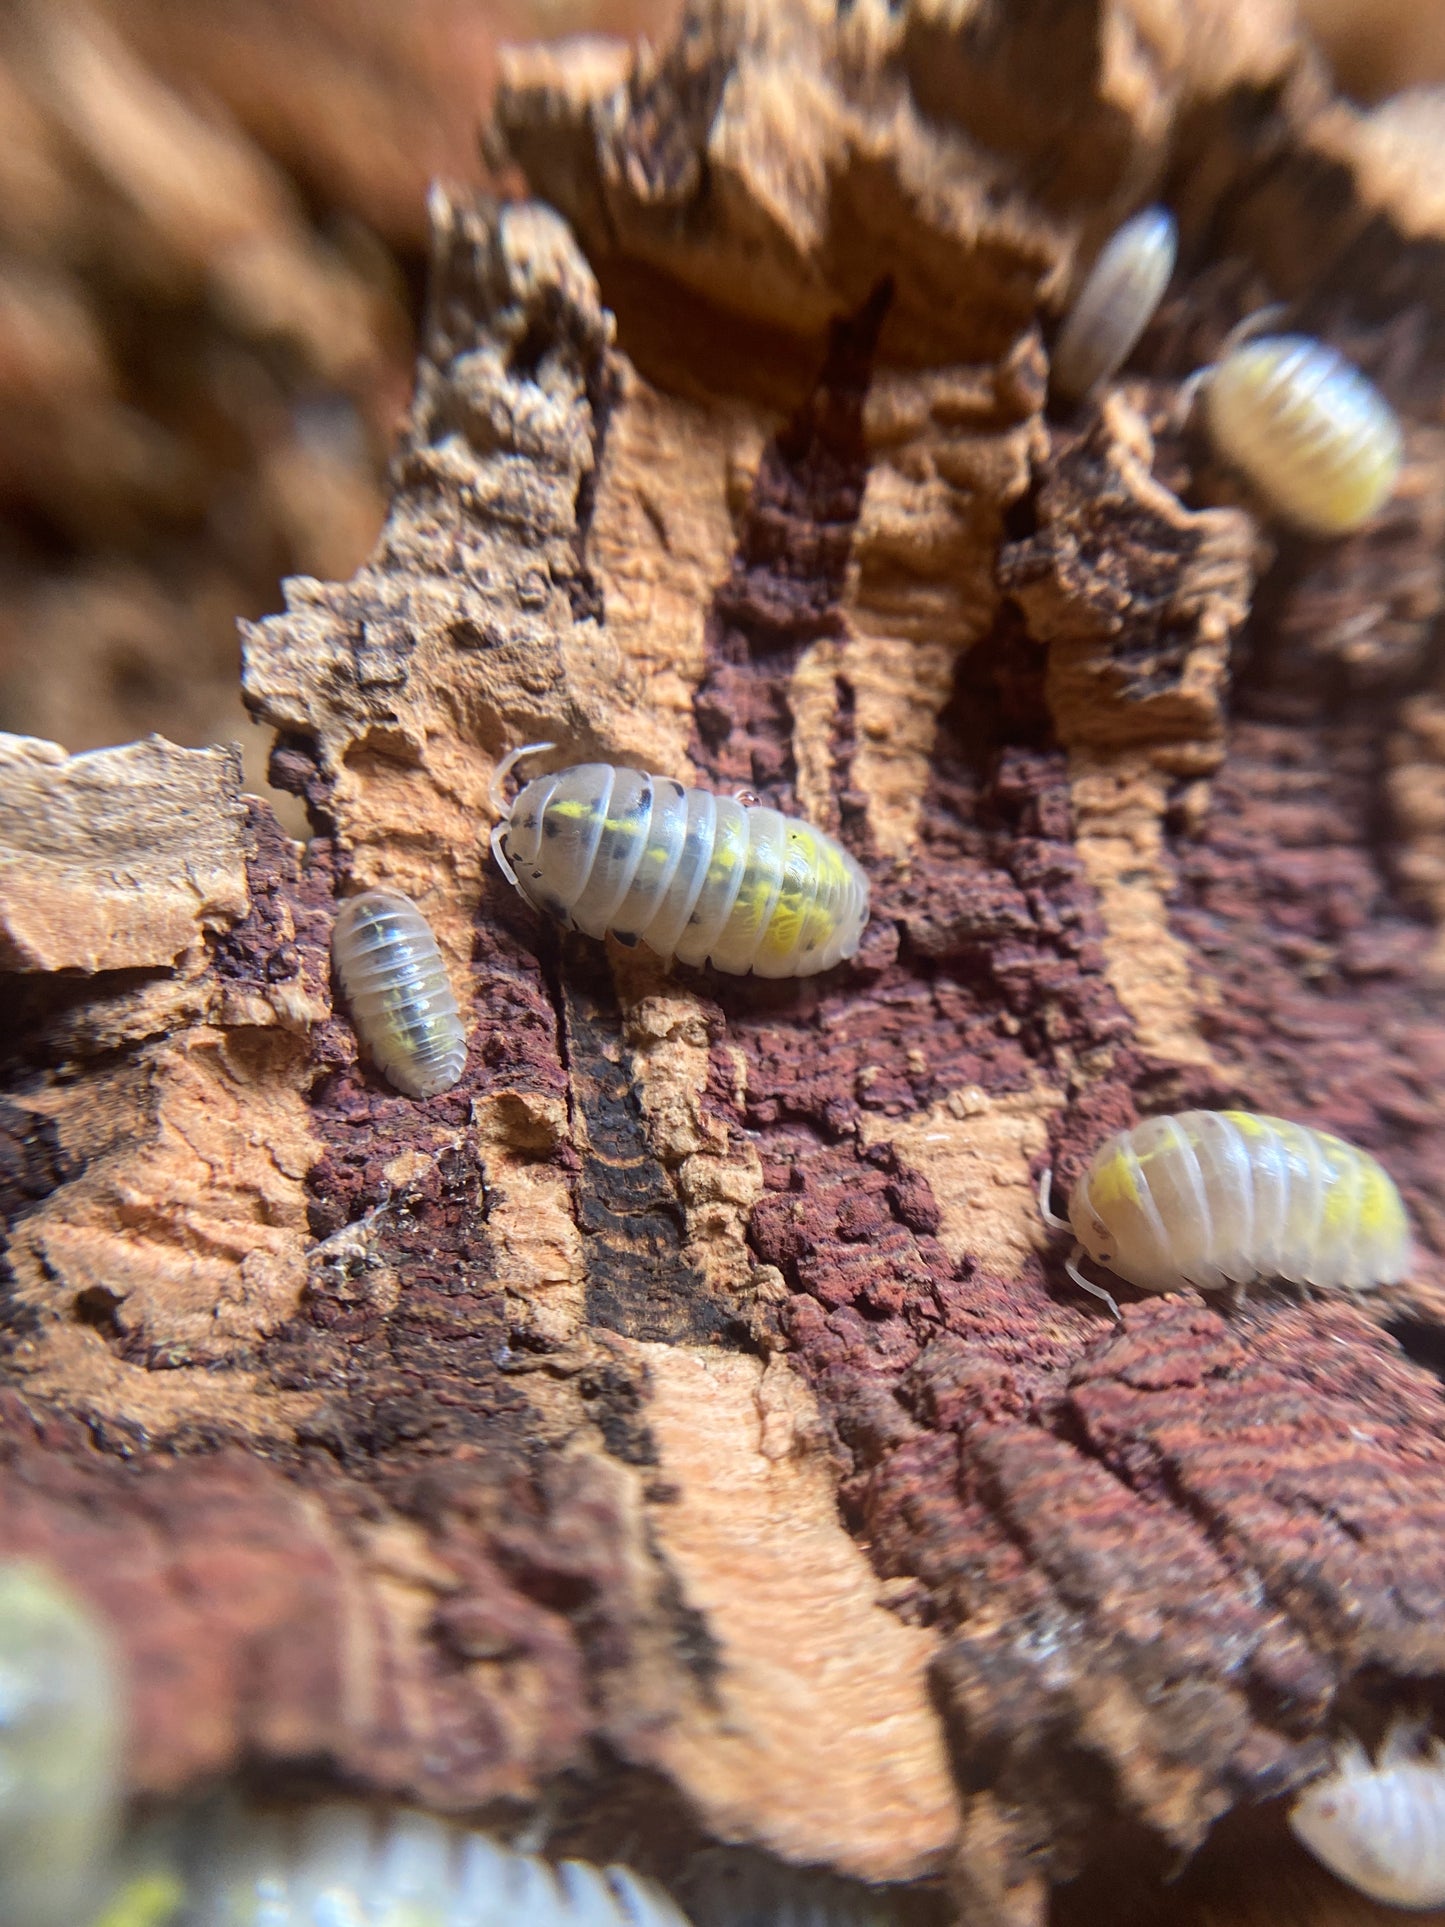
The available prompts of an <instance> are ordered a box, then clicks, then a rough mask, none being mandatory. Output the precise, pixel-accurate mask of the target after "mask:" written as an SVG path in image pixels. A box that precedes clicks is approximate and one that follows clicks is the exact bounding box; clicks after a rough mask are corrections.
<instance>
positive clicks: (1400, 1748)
mask: <svg viewBox="0 0 1445 1927" xmlns="http://www.w3.org/2000/svg"><path fill="white" fill-rule="evenodd" d="M1289 1823H1290V1826H1291V1827H1292V1828H1293V1829H1294V1831H1295V1833H1296V1835H1297V1836H1298V1837H1299V1839H1300V1840H1302V1841H1303V1842H1304V1844H1305V1846H1307V1847H1308V1848H1309V1850H1310V1852H1311V1853H1312V1854H1313V1855H1314V1856H1315V1858H1316V1859H1317V1860H1320V1861H1323V1862H1324V1864H1325V1866H1327V1867H1328V1868H1329V1870H1330V1872H1331V1873H1333V1874H1338V1876H1339V1877H1340V1879H1341V1880H1347V1881H1348V1882H1349V1883H1350V1885H1351V1886H1352V1887H1358V1888H1359V1890H1360V1892H1361V1893H1364V1894H1368V1895H1369V1896H1370V1898H1371V1899H1372V1900H1382V1901H1384V1902H1385V1903H1386V1905H1387V1906H1391V1907H1442V1906H1445V1746H1442V1745H1441V1744H1440V1742H1439V1741H1438V1740H1437V1741H1435V1743H1434V1744H1433V1745H1432V1746H1431V1747H1430V1749H1429V1751H1428V1752H1425V1753H1422V1752H1421V1751H1420V1748H1419V1745H1418V1740H1417V1737H1416V1735H1415V1732H1414V1730H1413V1729H1412V1728H1411V1727H1409V1726H1408V1725H1396V1726H1394V1727H1392V1728H1391V1730H1390V1732H1389V1733H1388V1734H1387V1735H1386V1736H1385V1743H1384V1745H1383V1746H1382V1747H1381V1749H1380V1757H1379V1760H1378V1761H1377V1762H1375V1763H1374V1764H1372V1763H1371V1760H1370V1756H1369V1754H1368V1753H1367V1752H1366V1751H1365V1749H1364V1747H1362V1746H1361V1745H1360V1743H1359V1741H1358V1740H1356V1739H1347V1740H1345V1741H1344V1742H1343V1743H1342V1744H1341V1745H1340V1746H1339V1747H1338V1748H1337V1749H1336V1752H1335V1762H1334V1768H1333V1771H1332V1772H1331V1773H1329V1774H1328V1775H1327V1776H1326V1777H1325V1778H1324V1779H1322V1780H1316V1781H1315V1783H1314V1785H1313V1786H1309V1787H1306V1788H1305V1790H1304V1792H1303V1793H1302V1794H1301V1795H1300V1797H1299V1799H1298V1800H1297V1801H1296V1802H1295V1804H1294V1807H1293V1809H1292V1810H1291V1813H1290V1816H1289Z"/></svg>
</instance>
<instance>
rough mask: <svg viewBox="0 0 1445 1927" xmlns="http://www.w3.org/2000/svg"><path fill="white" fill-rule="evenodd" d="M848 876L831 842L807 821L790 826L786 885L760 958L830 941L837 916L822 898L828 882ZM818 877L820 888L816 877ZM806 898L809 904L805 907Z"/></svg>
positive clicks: (777, 957) (785, 954)
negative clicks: (806, 823) (815, 889)
mask: <svg viewBox="0 0 1445 1927" xmlns="http://www.w3.org/2000/svg"><path fill="white" fill-rule="evenodd" d="M846 877H847V870H846V867H845V866H844V864H843V862H842V859H841V858H840V857H839V856H838V854H837V852H836V851H835V850H834V849H833V848H831V847H830V846H826V845H824V844H822V843H821V842H820V841H819V839H818V838H817V837H816V836H815V835H814V834H813V832H812V831H811V830H810V829H809V828H808V827H807V826H806V825H805V824H790V825H789V826H788V850H787V855H786V857H785V858H784V863H783V887H782V889H781V890H780V891H779V892H778V901H777V903H776V905H775V906H774V909H773V914H772V916H771V917H769V919H768V928H767V932H766V934H765V936H764V938H763V941H762V944H761V945H760V947H759V951H758V962H759V963H761V962H762V961H763V959H764V958H767V959H768V960H769V961H770V962H772V961H777V960H780V959H782V958H784V957H788V956H792V955H794V954H798V955H801V954H802V953H803V952H804V951H805V950H809V951H811V950H815V949H817V948H819V946H821V945H822V944H824V943H826V942H827V940H828V938H829V937H830V936H831V935H832V934H833V931H834V929H835V927H836V923H835V919H834V917H833V916H832V914H831V913H830V912H829V911H828V909H827V907H826V905H825V904H824V902H823V901H822V899H823V897H824V896H825V895H826V893H827V889H828V886H830V885H832V884H835V883H841V882H842V881H844V880H845V879H846ZM814 878H816V879H817V884H818V888H817V892H816V894H815V893H814V890H813V880H814ZM805 902H806V903H807V904H808V908H807V910H806V912H805V911H804V907H803V906H804V904H805Z"/></svg>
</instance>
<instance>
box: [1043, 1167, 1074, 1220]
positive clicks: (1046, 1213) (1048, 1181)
mask: <svg viewBox="0 0 1445 1927" xmlns="http://www.w3.org/2000/svg"><path fill="white" fill-rule="evenodd" d="M1053 1182H1054V1168H1053V1166H1052V1165H1050V1166H1049V1168H1048V1170H1047V1171H1045V1173H1044V1175H1043V1176H1042V1177H1041V1178H1040V1179H1039V1216H1040V1217H1041V1218H1042V1219H1043V1221H1044V1223H1045V1224H1046V1225H1047V1226H1048V1227H1049V1229H1050V1231H1067V1230H1068V1229H1069V1221H1068V1219H1067V1218H1061V1217H1059V1216H1058V1215H1057V1213H1055V1212H1053V1211H1050V1209H1049V1198H1050V1196H1051V1195H1052V1190H1053Z"/></svg>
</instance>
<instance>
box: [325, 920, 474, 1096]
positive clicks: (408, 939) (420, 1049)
mask: <svg viewBox="0 0 1445 1927" xmlns="http://www.w3.org/2000/svg"><path fill="white" fill-rule="evenodd" d="M331 958H332V962H333V963H334V965H335V967H336V976H337V980H338V981H339V983H340V985H341V988H342V990H343V992H344V993H345V996H346V1000H347V1002H348V1003H349V1004H350V1006H351V1014H352V1018H353V1019H354V1021H355V1024H356V1029H357V1034H358V1035H359V1036H360V1038H361V1041H362V1043H363V1044H365V1046H366V1047H367V1049H368V1050H369V1051H370V1052H371V1055H372V1057H373V1058H374V1059H375V1060H376V1065H377V1068H378V1069H379V1070H380V1071H381V1073H382V1075H383V1076H384V1077H385V1078H386V1080H387V1082H388V1083H390V1084H394V1085H395V1086H396V1088H397V1090H399V1091H403V1092H404V1093H405V1094H406V1095H407V1096H408V1097H435V1096H436V1094H437V1092H438V1091H446V1090H450V1089H451V1087H452V1085H453V1084H455V1083H456V1081H457V1079H458V1078H459V1077H460V1076H461V1074H462V1071H463V1069H464V1068H465V1065H466V1061H467V1037H466V1031H465V1030H464V1028H463V1026H462V1019H461V1013H460V1012H459V1011H458V1009H457V1000H456V998H455V996H454V995H453V994H452V987H451V983H450V982H449V980H448V978H447V972H446V965H445V964H444V963H443V962H442V955H441V951H440V950H439V949H438V948H437V940H436V938H435V937H434V936H433V935H432V930H431V925H430V924H429V923H428V922H427V920H426V918H425V917H424V916H423V915H422V913H421V911H420V910H418V909H417V907H416V905H415V904H414V903H413V902H412V900H411V898H410V897H407V896H403V895H402V894H401V892H400V891H399V890H363V891H362V893H361V895H360V896H357V897H349V898H348V899H347V901H346V902H345V903H343V904H342V906H341V908H340V910H338V911H337V913H336V922H335V924H334V925H333V927H332V932H331Z"/></svg>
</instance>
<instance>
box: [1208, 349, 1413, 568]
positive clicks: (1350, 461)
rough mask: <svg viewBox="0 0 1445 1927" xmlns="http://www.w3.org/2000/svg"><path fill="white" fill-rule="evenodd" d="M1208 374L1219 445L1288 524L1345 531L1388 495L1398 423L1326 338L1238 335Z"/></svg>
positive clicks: (1212, 430) (1396, 460)
mask: <svg viewBox="0 0 1445 1927" xmlns="http://www.w3.org/2000/svg"><path fill="white" fill-rule="evenodd" d="M1202 380H1203V387H1204V414H1205V421H1206V423H1207V425H1208V428H1209V435H1210V439H1211V440H1212V442H1213V443H1214V446H1215V448H1216V450H1217V451H1218V453H1219V454H1220V455H1221V456H1222V457H1223V458H1224V460H1225V461H1227V462H1230V463H1231V464H1232V465H1233V466H1234V467H1235V468H1237V469H1240V470H1241V471H1242V472H1243V473H1244V475H1246V476H1247V477H1248V479H1249V481H1250V482H1251V483H1252V484H1253V485H1254V487H1255V489H1256V490H1257V491H1258V492H1259V494H1260V496H1261V497H1262V498H1263V500H1264V501H1265V502H1266V503H1267V504H1268V506H1269V507H1270V508H1271V509H1272V510H1273V511H1274V512H1275V513H1276V514H1278V515H1279V516H1281V517H1282V518H1283V519H1284V520H1285V521H1287V522H1292V523H1293V524H1294V525H1295V526H1296V527H1297V528H1299V529H1302V530H1304V531H1305V532H1306V533H1307V534H1311V535H1347V534H1348V533H1349V532H1350V531H1351V530H1353V529H1357V528H1360V527H1362V526H1363V524H1364V523H1366V522H1368V521H1369V519H1370V517H1371V516H1372V515H1374V514H1375V513H1376V512H1377V510H1379V509H1380V508H1382V507H1383V506H1384V504H1385V503H1386V502H1387V501H1388V500H1389V497H1390V495H1391V493H1392V492H1393V490H1394V487H1395V482H1396V480H1397V478H1398V476H1399V473H1400V461H1401V455H1402V450H1403V442H1402V438H1401V434H1400V424H1399V422H1398V421H1397V420H1396V418H1395V414H1394V411H1393V410H1392V409H1391V407H1390V405H1389V403H1388V402H1387V401H1386V400H1385V398H1384V396H1383V395H1381V394H1380V392H1379V390H1378V389H1377V388H1375V387H1374V385H1373V384H1372V383H1371V382H1368V381H1367V380H1366V379H1365V377H1364V376H1363V375H1362V374H1361V373H1360V372H1359V370H1358V369H1357V368H1354V367H1352V366H1351V364H1350V363H1349V362H1347V361H1346V360H1345V359H1344V357H1343V356H1342V355H1340V354H1337V353H1336V352H1335V350H1334V349H1333V348H1330V347H1328V346H1327V345H1326V344H1325V343H1324V342H1322V341H1315V340H1313V339H1312V338H1311V337H1310V336H1308V335H1261V336H1257V337H1255V338H1254V339H1252V340H1241V341H1239V342H1238V343H1237V345H1236V346H1234V347H1232V348H1227V349H1226V350H1225V353H1224V355H1223V357H1222V359H1221V360H1220V361H1219V362H1218V363H1217V364H1216V365H1215V366H1214V367H1213V368H1211V369H1208V370H1206V371H1205V372H1204V374H1203V376H1202Z"/></svg>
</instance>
